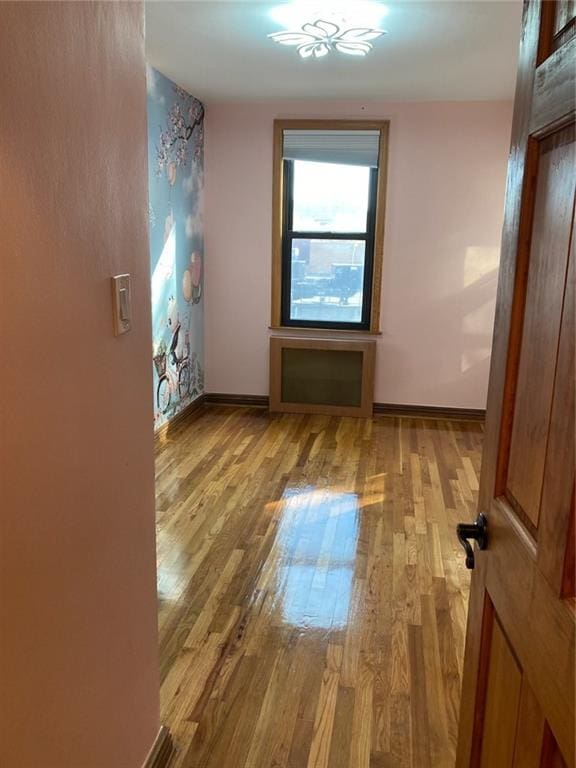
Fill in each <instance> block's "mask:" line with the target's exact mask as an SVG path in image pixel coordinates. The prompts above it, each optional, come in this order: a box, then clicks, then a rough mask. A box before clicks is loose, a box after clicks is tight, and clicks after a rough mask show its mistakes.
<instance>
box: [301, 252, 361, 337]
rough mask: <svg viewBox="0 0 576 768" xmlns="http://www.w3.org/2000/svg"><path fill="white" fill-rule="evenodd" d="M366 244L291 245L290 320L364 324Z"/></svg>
mask: <svg viewBox="0 0 576 768" xmlns="http://www.w3.org/2000/svg"><path fill="white" fill-rule="evenodd" d="M365 246H366V244H365V242H364V240H309V239H294V240H293V241H292V284H291V290H290V319H291V320H323V321H324V322H337V323H359V322H361V321H362V293H363V285H364V253H365Z"/></svg>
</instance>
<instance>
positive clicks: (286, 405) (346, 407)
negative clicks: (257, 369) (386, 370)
mask: <svg viewBox="0 0 576 768" xmlns="http://www.w3.org/2000/svg"><path fill="white" fill-rule="evenodd" d="M375 352H376V342H374V341H340V340H335V339H316V338H315V339H306V338H301V337H284V336H272V337H271V338H270V410H271V411H278V412H283V413H324V414H331V415H334V416H362V417H368V416H371V415H372V406H373V400H374V361H375Z"/></svg>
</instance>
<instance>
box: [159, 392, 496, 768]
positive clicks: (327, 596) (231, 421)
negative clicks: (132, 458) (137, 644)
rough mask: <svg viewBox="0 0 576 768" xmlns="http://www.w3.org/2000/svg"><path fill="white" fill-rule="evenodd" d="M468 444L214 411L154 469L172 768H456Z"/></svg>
mask: <svg viewBox="0 0 576 768" xmlns="http://www.w3.org/2000/svg"><path fill="white" fill-rule="evenodd" d="M481 448H482V426H481V425H480V424H478V423H464V422H448V421H434V420H418V419H407V418H389V417H385V416H381V417H375V418H373V419H354V418H334V417H328V416H297V415H275V416H271V415H270V414H268V412H267V411H263V410H262V411H259V410H250V409H242V408H226V407H210V408H209V409H208V410H207V411H206V413H205V414H204V415H202V416H201V417H200V418H199V419H198V420H196V421H194V422H191V423H189V424H187V425H184V426H182V427H179V428H177V429H176V430H175V431H174V432H173V433H172V434H171V435H170V437H169V438H168V439H167V440H166V441H165V442H164V443H162V444H161V445H160V446H159V449H158V455H157V509H158V588H159V595H160V615H159V625H160V644H161V675H162V688H161V705H162V720H163V722H164V723H166V724H167V725H169V726H170V728H171V730H172V733H173V736H174V738H175V740H176V742H177V744H178V746H179V753H178V755H177V757H176V760H175V763H174V768H200V767H202V768H208V767H210V768H216V767H217V768H281V767H282V768H321V767H324V766H325V767H326V768H389V767H392V766H393V767H394V768H396V767H397V768H404V766H406V767H408V766H410V767H411V768H443V767H444V766H446V767H450V768H452V766H453V764H454V755H455V742H456V733H457V713H458V706H459V696H460V681H461V678H460V676H461V670H462V656H463V650H464V631H465V622H466V610H467V599H468V586H469V574H468V572H467V571H466V570H465V568H464V556H463V552H462V550H461V549H460V547H459V545H458V543H457V540H456V536H455V533H454V528H455V525H456V523H457V522H458V521H459V520H465V519H472V518H473V516H474V514H473V513H474V509H475V507H474V504H475V499H476V492H477V488H478V475H479V465H480V454H481Z"/></svg>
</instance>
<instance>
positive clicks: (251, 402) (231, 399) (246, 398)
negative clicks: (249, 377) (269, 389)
mask: <svg viewBox="0 0 576 768" xmlns="http://www.w3.org/2000/svg"><path fill="white" fill-rule="evenodd" d="M206 402H207V403H210V404H211V405H237V406H246V407H248V408H268V406H269V403H270V398H269V397H268V395H228V394H225V393H222V392H209V393H208V394H207V395H206Z"/></svg>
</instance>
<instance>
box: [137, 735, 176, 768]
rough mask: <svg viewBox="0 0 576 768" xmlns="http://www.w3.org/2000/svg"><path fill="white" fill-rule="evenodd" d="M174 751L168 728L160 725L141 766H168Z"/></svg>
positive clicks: (153, 767) (159, 767)
mask: <svg viewBox="0 0 576 768" xmlns="http://www.w3.org/2000/svg"><path fill="white" fill-rule="evenodd" d="M175 752H176V748H175V746H174V742H173V741H172V734H171V733H170V729H169V728H168V727H167V726H166V725H162V726H160V730H159V731H158V735H157V736H156V739H155V741H154V744H153V745H152V749H151V750H150V752H149V753H148V757H147V758H146V761H145V763H144V765H143V766H142V768H168V766H169V765H170V762H171V760H172V757H173V756H174V754H175Z"/></svg>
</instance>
